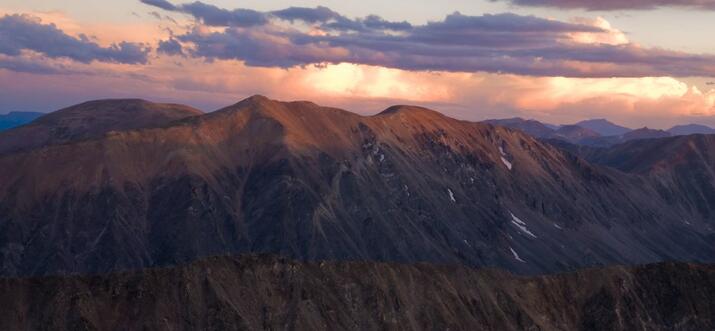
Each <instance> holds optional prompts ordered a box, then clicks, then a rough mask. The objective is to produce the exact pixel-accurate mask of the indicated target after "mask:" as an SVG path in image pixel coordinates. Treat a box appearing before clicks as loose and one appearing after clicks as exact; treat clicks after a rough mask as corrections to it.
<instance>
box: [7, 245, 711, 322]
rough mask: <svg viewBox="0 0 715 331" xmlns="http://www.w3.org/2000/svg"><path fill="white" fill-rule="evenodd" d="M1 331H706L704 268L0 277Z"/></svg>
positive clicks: (213, 269)
mask: <svg viewBox="0 0 715 331" xmlns="http://www.w3.org/2000/svg"><path fill="white" fill-rule="evenodd" d="M0 293H3V295H2V296H1V297H0V303H1V304H2V306H3V309H2V310H0V325H1V326H3V328H4V329H7V330H31V329H52V330H115V329H117V328H121V329H123V330H146V329H170V330H261V329H263V330H268V329H271V330H275V329H290V330H712V329H713V328H715V320H714V319H713V316H715V296H713V295H712V294H713V293H715V268H713V267H712V266H704V265H701V266H699V265H692V264H685V263H663V264H657V265H647V266H639V267H611V268H603V269H589V270H583V271H579V272H576V273H570V274H563V275H557V276H541V277H531V278H525V277H517V276H513V275H511V274H509V273H506V272H502V271H494V270H474V269H469V268H464V267H438V266H430V265H425V264H418V265H405V264H388V263H376V262H343V263H334V262H319V263H318V262H316V263H300V262H294V261H290V260H285V259H279V258H275V257H270V256H250V257H242V258H236V257H212V258H208V259H204V260H200V261H196V262H193V263H191V264H188V265H183V266H179V267H172V268H162V269H145V270H142V271H136V272H125V273H117V274H105V275H97V276H65V277H41V278H20V279H8V278H5V279H0Z"/></svg>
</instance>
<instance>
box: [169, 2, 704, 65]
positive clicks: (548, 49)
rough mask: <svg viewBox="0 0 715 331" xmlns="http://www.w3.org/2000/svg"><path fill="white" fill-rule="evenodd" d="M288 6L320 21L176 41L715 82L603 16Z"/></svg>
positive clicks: (220, 55)
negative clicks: (394, 12)
mask: <svg viewBox="0 0 715 331" xmlns="http://www.w3.org/2000/svg"><path fill="white" fill-rule="evenodd" d="M319 8H320V7H319ZM289 9H290V10H289V11H287V12H281V14H280V15H282V16H283V18H286V19H289V20H293V19H300V20H302V21H310V22H317V23H316V24H315V25H314V26H312V27H311V28H310V29H305V28H301V27H300V26H292V25H290V26H288V27H286V26H285V25H284V24H277V23H275V22H273V21H268V22H267V23H265V24H262V25H256V26H243V27H238V26H231V25H227V26H225V27H219V28H213V29H203V28H202V27H201V26H200V25H199V26H196V27H195V28H194V29H192V30H191V31H188V32H186V33H184V34H180V35H178V36H176V38H177V39H178V40H179V41H181V42H183V43H186V44H190V45H192V47H191V49H192V51H191V53H190V55H192V56H196V57H203V58H205V59H208V60H215V59H223V60H239V61H243V62H245V63H246V64H248V65H252V66H264V67H281V68H289V67H293V66H304V65H322V64H324V63H355V64H365V65H374V66H384V67H389V68H397V69H404V70H418V71H420V70H426V71H449V72H479V71H482V72H491V73H511V74H519V75H531V76H567V77H644V76H677V77H685V76H715V56H713V55H700V54H689V53H684V52H676V51H670V50H665V49H658V48H644V47H641V46H639V45H637V44H634V43H631V42H629V41H628V39H627V38H626V36H625V34H623V33H622V32H621V31H619V30H617V29H614V28H612V27H611V26H610V24H609V23H608V22H607V21H606V20H604V19H602V18H598V19H595V20H593V19H591V20H589V19H577V20H574V22H561V21H557V20H552V19H543V18H538V17H535V16H521V15H516V14H497V15H489V14H487V15H482V16H468V15H463V14H460V13H458V12H457V13H454V14H451V15H448V16H447V17H446V18H445V19H444V20H442V21H436V22H429V23H427V24H424V25H418V26H413V25H410V24H409V23H405V24H401V23H395V22H387V21H384V20H382V19H380V18H379V17H368V18H365V19H356V20H349V19H346V18H344V17H342V16H339V15H337V14H335V13H334V12H332V11H327V9H325V8H324V9H321V10H319V11H317V12H309V11H300V10H296V9H295V8H293V9H291V8H289ZM318 13H322V14H318ZM283 18H280V19H283ZM316 31H317V33H316Z"/></svg>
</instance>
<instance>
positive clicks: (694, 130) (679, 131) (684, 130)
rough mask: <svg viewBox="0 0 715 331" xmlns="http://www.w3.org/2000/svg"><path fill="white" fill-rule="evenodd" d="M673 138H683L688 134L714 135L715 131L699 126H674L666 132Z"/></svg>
mask: <svg viewBox="0 0 715 331" xmlns="http://www.w3.org/2000/svg"><path fill="white" fill-rule="evenodd" d="M668 132H670V134H671V135H673V136H685V135H689V134H715V129H713V128H711V127H709V126H705V125H699V124H688V125H676V126H674V127H672V128H670V129H669V130H668Z"/></svg>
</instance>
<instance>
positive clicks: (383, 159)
mask: <svg viewBox="0 0 715 331" xmlns="http://www.w3.org/2000/svg"><path fill="white" fill-rule="evenodd" d="M382 161H385V154H380V162H382Z"/></svg>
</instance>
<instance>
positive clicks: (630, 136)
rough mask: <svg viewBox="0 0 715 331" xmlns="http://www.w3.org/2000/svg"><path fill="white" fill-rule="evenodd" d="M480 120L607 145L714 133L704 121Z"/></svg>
mask: <svg viewBox="0 0 715 331" xmlns="http://www.w3.org/2000/svg"><path fill="white" fill-rule="evenodd" d="M483 123H487V124H493V125H499V126H505V127H508V128H512V129H517V130H520V131H522V132H524V133H527V134H529V135H531V136H533V137H536V138H539V139H543V140H547V141H564V142H567V143H570V144H577V145H584V146H594V147H609V146H613V145H617V144H621V143H624V142H627V141H631V140H639V139H654V138H665V137H673V136H683V135H691V134H713V133H715V129H712V128H710V127H708V126H705V125H699V124H688V125H677V126H674V127H672V128H670V129H668V130H657V129H650V128H648V127H643V128H640V129H630V128H627V127H624V126H620V125H617V124H614V123H612V122H610V121H608V120H606V119H593V120H586V121H581V122H578V123H576V124H571V125H560V126H554V125H551V124H545V123H541V122H539V121H536V120H525V119H522V118H518V117H516V118H509V119H497V120H486V121H484V122H483Z"/></svg>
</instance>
